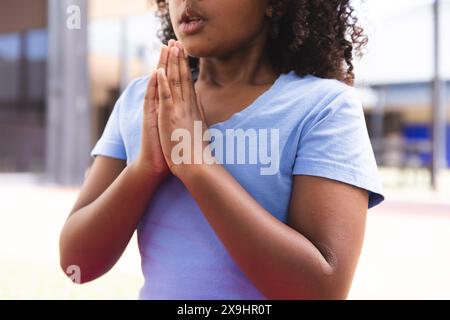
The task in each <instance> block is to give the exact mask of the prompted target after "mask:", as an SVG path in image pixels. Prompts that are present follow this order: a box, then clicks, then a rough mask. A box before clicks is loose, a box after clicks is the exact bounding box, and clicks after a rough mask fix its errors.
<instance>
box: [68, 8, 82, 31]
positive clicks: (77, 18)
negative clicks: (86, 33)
mask: <svg viewBox="0 0 450 320" xmlns="http://www.w3.org/2000/svg"><path fill="white" fill-rule="evenodd" d="M66 13H67V15H68V17H67V19H66V27H67V29H69V30H80V29H81V9H80V7H79V6H77V5H74V4H73V5H70V6H68V7H67V9H66Z"/></svg>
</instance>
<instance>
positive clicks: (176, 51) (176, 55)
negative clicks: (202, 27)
mask: <svg viewBox="0 0 450 320" xmlns="http://www.w3.org/2000/svg"><path fill="white" fill-rule="evenodd" d="M171 50H172V53H173V54H174V55H175V57H178V55H179V54H180V49H178V48H177V47H172V49H171Z"/></svg>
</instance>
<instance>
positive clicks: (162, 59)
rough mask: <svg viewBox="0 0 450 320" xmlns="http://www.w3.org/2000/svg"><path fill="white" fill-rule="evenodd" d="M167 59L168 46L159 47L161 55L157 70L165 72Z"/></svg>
mask: <svg viewBox="0 0 450 320" xmlns="http://www.w3.org/2000/svg"><path fill="white" fill-rule="evenodd" d="M168 58H169V47H168V46H162V47H161V53H160V55H159V61H158V66H157V68H158V69H160V68H163V69H164V70H167V59H168Z"/></svg>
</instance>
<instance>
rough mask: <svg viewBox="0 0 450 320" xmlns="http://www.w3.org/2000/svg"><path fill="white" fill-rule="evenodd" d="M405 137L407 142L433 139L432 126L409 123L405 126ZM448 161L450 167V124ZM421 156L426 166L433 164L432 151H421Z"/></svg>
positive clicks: (449, 129)
mask: <svg viewBox="0 0 450 320" xmlns="http://www.w3.org/2000/svg"><path fill="white" fill-rule="evenodd" d="M403 137H404V138H405V140H406V143H407V144H414V143H417V142H426V141H428V142H430V141H431V126H430V125H427V124H407V125H405V127H404V128H403ZM446 137H447V139H446V163H447V167H450V125H447V130H446ZM419 157H420V159H421V162H422V164H423V165H424V166H428V165H430V164H431V159H432V157H431V152H420V153H419Z"/></svg>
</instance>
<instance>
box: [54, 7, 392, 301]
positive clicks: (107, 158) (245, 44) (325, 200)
mask: <svg viewBox="0 0 450 320" xmlns="http://www.w3.org/2000/svg"><path fill="white" fill-rule="evenodd" d="M157 3H158V8H159V12H160V14H161V17H162V18H163V21H164V30H163V31H164V32H163V33H162V38H163V40H164V41H165V43H166V44H167V45H165V46H163V47H162V50H161V54H160V61H159V65H158V69H157V70H156V71H154V72H153V73H152V75H151V76H150V77H144V78H140V79H137V80H135V81H133V82H132V83H131V84H130V85H129V86H128V88H127V89H126V90H125V92H124V93H123V94H122V96H121V97H120V98H119V100H118V101H117V104H116V105H115V108H114V110H113V112H112V114H111V116H110V119H109V121H108V123H107V126H106V128H105V131H104V133H103V135H102V137H101V138H100V140H99V141H98V143H97V144H96V146H95V148H94V149H93V150H92V156H93V157H95V160H94V163H93V166H92V169H91V171H90V173H89V176H88V177H87V179H86V181H85V183H84V185H83V187H82V189H81V192H80V195H79V197H78V199H77V201H76V203H75V205H74V207H73V209H72V211H71V213H70V216H69V218H68V219H67V222H66V224H65V226H64V228H63V230H62V233H61V239H60V250H61V266H62V268H63V270H66V269H67V268H68V266H71V265H77V266H78V267H79V268H80V270H81V282H88V281H91V280H93V279H96V278H98V277H100V276H101V275H103V274H104V273H106V272H107V271H108V270H109V269H110V268H111V267H112V266H113V265H114V264H115V263H116V262H117V260H118V259H119V258H120V256H121V254H122V253H123V251H124V249H125V247H126V246H127V244H128V242H129V240H130V238H131V237H132V235H133V233H134V231H135V230H136V229H137V232H138V242H139V249H140V253H141V256H142V271H143V274H144V277H145V283H144V285H143V287H142V289H141V291H140V298H141V299H345V298H346V297H347V294H348V292H349V289H350V286H351V282H352V278H353V275H354V272H355V269H356V265H357V261H358V258H359V255H360V251H361V247H362V244H363V238H364V229H365V221H366V213H367V209H368V208H371V207H373V206H375V205H377V204H379V203H380V202H381V201H382V200H383V199H384V197H383V195H382V188H381V186H380V182H379V178H378V173H377V167H376V163H375V159H374V156H373V151H372V149H371V145H370V141H369V137H368V133H367V129H366V123H365V120H364V115H363V110H362V107H361V103H360V101H359V99H358V97H357V93H356V92H355V90H354V89H353V88H352V87H351V86H350V85H351V84H352V82H353V73H352V69H353V66H352V58H353V56H354V54H355V50H356V52H358V50H359V49H360V47H361V46H363V45H364V44H365V42H366V38H365V37H364V35H363V34H362V30H361V29H360V28H359V27H358V26H357V25H356V19H355V18H354V14H353V8H352V7H351V5H350V1H349V0H337V1H329V0H295V1H294V0H239V1H230V0H214V1H206V0H168V1H164V0H159V1H157ZM175 38H176V39H178V41H175V40H174V39H175ZM169 39H172V40H170V41H169ZM190 68H192V69H193V71H194V72H193V73H192V74H193V75H194V77H191V75H192V74H191V69H190ZM199 121H202V122H199ZM199 123H202V124H203V125H200V133H207V131H208V130H211V131H210V134H212V133H214V139H211V140H213V142H214V143H213V144H211V145H208V142H207V141H203V142H202V140H200V141H201V143H200V146H199V144H198V142H197V143H196V142H195V141H198V139H197V140H196V138H195V135H196V134H198V131H199V130H198V128H199V127H198V124H199ZM177 130H178V131H177ZM179 130H181V131H179ZM263 130H265V131H263ZM177 132H178V133H180V132H182V133H183V134H182V135H180V134H178V133H177ZM261 132H263V133H264V134H261ZM175 133H177V134H175ZM219 133H223V135H222V137H227V138H229V137H230V136H231V137H233V139H234V138H238V137H239V136H240V137H241V138H242V133H244V135H243V138H244V139H243V141H244V142H245V144H242V143H241V145H240V147H241V149H239V142H237V143H236V144H233V143H227V142H226V141H223V143H219V139H218V137H220V135H219ZM233 134H234V135H233ZM186 136H188V137H192V139H187V138H186ZM177 137H178V138H177ZM180 137H184V138H186V139H187V140H185V141H184V142H186V141H187V145H188V147H189V148H183V149H182V152H176V151H180V148H179V147H180V145H179V144H180V143H181V142H180V141H181V139H179V138H180ZM255 137H256V138H258V139H257V140H255ZM255 141H256V142H255ZM265 141H266V142H267V141H269V142H267V143H265V145H264V142H265ZM241 142H242V141H241ZM243 145H244V148H243V149H242V146H243ZM267 145H268V146H271V147H267ZM219 146H222V147H223V150H222V151H223V153H221V152H222V151H221V150H220V148H219ZM199 150H200V151H201V152H200V153H199V152H198V151H199ZM236 150H237V151H236ZM242 150H243V151H244V153H245V154H244V155H243V157H241V159H240V160H241V161H238V160H236V159H235V158H234V157H235V156H237V158H239V157H240V156H242V154H240V152H241V153H242ZM261 150H263V151H261ZM267 150H269V153H270V159H271V160H273V161H275V163H276V162H277V161H278V165H275V166H273V167H272V169H271V170H269V171H270V172H267V171H264V170H263V169H264V168H266V169H267V167H268V166H269V165H268V161H266V160H267V159H268V153H267V152H266V151H267ZM235 153H237V154H235ZM199 154H200V155H201V159H200V160H201V161H198V158H196V155H197V156H198V155H199ZM219 154H222V157H221V158H222V159H223V162H220V161H218V160H217V156H218V155H219ZM180 158H181V159H182V160H183V161H180ZM255 158H257V160H258V161H256V162H255V161H250V160H248V159H253V160H254V159H255ZM186 160H187V161H186ZM190 160H192V161H190ZM233 160H234V161H233ZM274 168H275V169H274ZM264 172H265V173H264Z"/></svg>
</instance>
